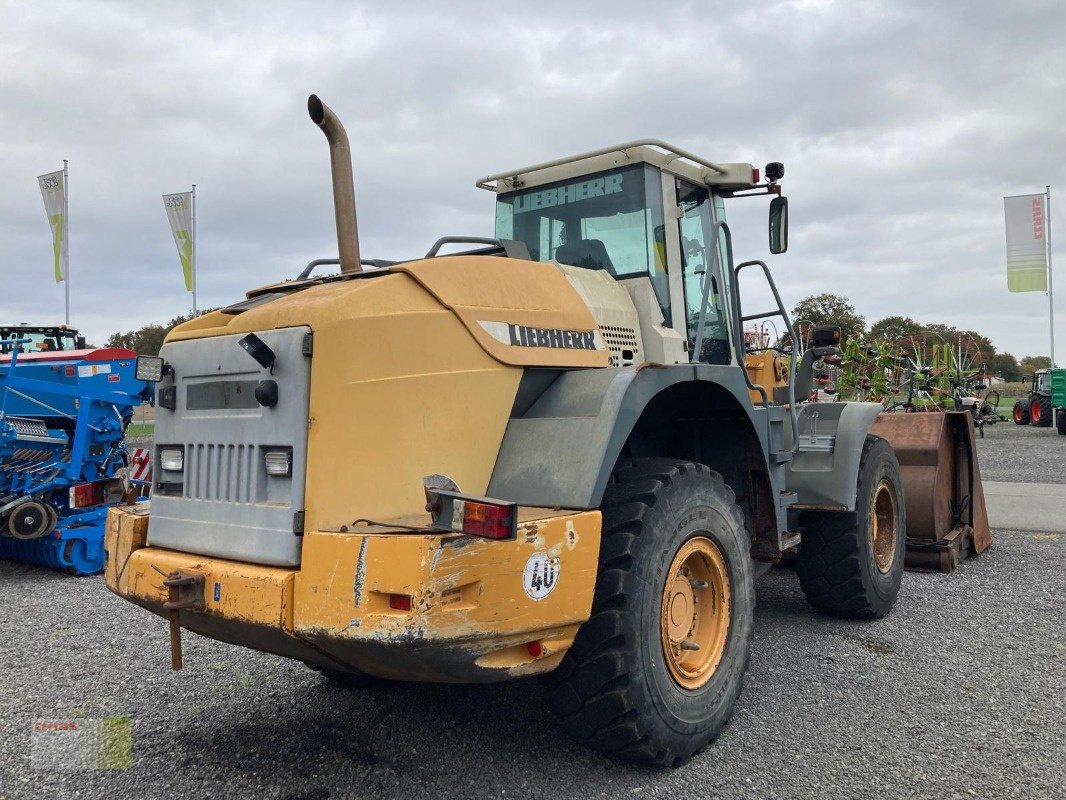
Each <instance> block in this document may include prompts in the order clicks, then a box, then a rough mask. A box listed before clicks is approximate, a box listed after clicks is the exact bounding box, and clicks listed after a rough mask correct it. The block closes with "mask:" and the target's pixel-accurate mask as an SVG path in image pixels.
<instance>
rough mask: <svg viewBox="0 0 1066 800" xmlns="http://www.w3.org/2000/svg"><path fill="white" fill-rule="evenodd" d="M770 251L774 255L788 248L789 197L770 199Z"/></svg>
mask: <svg viewBox="0 0 1066 800" xmlns="http://www.w3.org/2000/svg"><path fill="white" fill-rule="evenodd" d="M769 228H770V252H771V253H773V254H774V255H777V254H779V253H783V252H785V251H786V250H788V198H787V197H775V198H774V199H773V200H771V201H770V225H769Z"/></svg>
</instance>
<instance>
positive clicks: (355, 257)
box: [307, 94, 362, 273]
mask: <svg viewBox="0 0 1066 800" xmlns="http://www.w3.org/2000/svg"><path fill="white" fill-rule="evenodd" d="M307 113H308V114H310V115H311V121H312V122H313V123H315V125H317V126H318V127H320V128H321V129H322V132H323V133H324V134H326V141H328V142H329V162H330V167H331V169H332V172H333V210H334V213H335V214H336V216H337V248H338V250H339V251H340V259H341V272H342V273H349V272H359V271H360V270H361V269H362V265H361V264H360V263H359V226H358V224H357V223H356V219H355V179H354V178H353V177H352V150H351V147H350V146H349V144H348V134H347V133H346V132H345V130H344V126H343V125H342V124H341V121H340V119H338V117H337V115H336V114H334V113H333V111H332V110H330V107H329V106H327V105H326V104H325V103H323V102H322V101H321V100H319V99H318V95H315V94H313V95H311V96H310V97H308V98H307Z"/></svg>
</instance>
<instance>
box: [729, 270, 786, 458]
mask: <svg viewBox="0 0 1066 800" xmlns="http://www.w3.org/2000/svg"><path fill="white" fill-rule="evenodd" d="M754 266H758V267H761V268H762V271H763V274H764V275H765V276H766V282H767V284H769V286H770V291H771V292H773V295H774V300H775V301H776V302H777V311H767V312H765V313H762V314H751V315H749V316H744V314H743V313H742V311H741V303H740V271H741V270H742V269H744V268H745V267H754ZM733 276H734V277H735V281H734V284H735V285H734V291H735V292H736V303H737V325H738V326H743V324H744V323H745V322H748V321H749V320H753V319H764V318H766V317H776V316H778V315H780V316H781V318H782V319H783V320H784V321H785V327H786V328H787V329H788V334H789V336H791V337H792V347H793V350H795V347H796V341H797V337H796V329H795V328H793V327H792V321H791V320H790V319H789V318H788V312H787V311H786V310H785V304H784V302H782V300H781V295H780V293H779V292H778V291H777V284H776V283H774V276H773V275H772V274H771V272H770V268H769V267H768V266H766V263H765V262H763V261H759V260H758V259H756V260H753V261H745V262H743V263H742V264H737V265H736V267H734V268H733ZM747 374H748V371H747V370H746V369H745V370H744V376H745V377H747ZM788 416H789V421H790V422H791V423H792V454H793V455H795V454H796V452H797V450H798V449H799V415H798V414H797V413H796V356H795V353H793V355H792V357H791V358H789V360H788Z"/></svg>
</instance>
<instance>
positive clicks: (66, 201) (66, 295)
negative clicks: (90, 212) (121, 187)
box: [63, 158, 70, 325]
mask: <svg viewBox="0 0 1066 800" xmlns="http://www.w3.org/2000/svg"><path fill="white" fill-rule="evenodd" d="M63 250H65V251H66V252H65V253H64V254H63V255H65V256H66V258H65V259H63V260H64V262H65V263H64V264H63V266H64V267H65V268H66V274H65V275H63V307H64V311H65V317H64V318H65V319H66V324H67V325H70V173H69V171H68V170H67V160H66V159H65V158H64V159H63Z"/></svg>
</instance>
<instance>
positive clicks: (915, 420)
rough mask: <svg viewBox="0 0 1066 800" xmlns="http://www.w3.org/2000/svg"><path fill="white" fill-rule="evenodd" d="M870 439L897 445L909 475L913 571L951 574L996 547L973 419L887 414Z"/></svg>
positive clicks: (909, 543)
mask: <svg viewBox="0 0 1066 800" xmlns="http://www.w3.org/2000/svg"><path fill="white" fill-rule="evenodd" d="M870 433H872V434H874V435H876V436H880V437H882V438H884V439H885V440H887V441H888V443H889V444H890V445H892V449H893V450H894V451H895V453H896V458H897V459H898V460H899V464H900V468H901V471H902V474H903V491H904V497H905V501H906V510H907V566H908V568H914V569H925V570H937V571H941V572H950V571H951V570H953V569H954V568H955V567H956V566H957V565H958V563H959V562H960V561H961V560H962V559H963V558H965V557H966V555H967V554H968V553H970V552H973V553H980V552H982V551H984V550H986V549H987V548H988V547H989V546H991V544H992V533H991V530H990V528H989V525H988V511H987V509H986V507H985V497H984V490H983V488H982V484H981V469H980V465H979V463H978V460H977V445H976V441H975V439H974V435H973V418H972V417H971V415H970V414H968V413H966V412H944V413H941V412H928V413H915V414H881V415H879V416H878V418H877V419H876V420H875V422H874V424H873V425H872V426H871V427H870Z"/></svg>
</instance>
